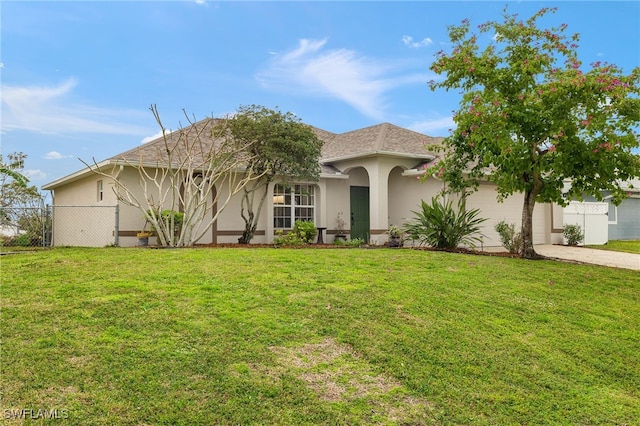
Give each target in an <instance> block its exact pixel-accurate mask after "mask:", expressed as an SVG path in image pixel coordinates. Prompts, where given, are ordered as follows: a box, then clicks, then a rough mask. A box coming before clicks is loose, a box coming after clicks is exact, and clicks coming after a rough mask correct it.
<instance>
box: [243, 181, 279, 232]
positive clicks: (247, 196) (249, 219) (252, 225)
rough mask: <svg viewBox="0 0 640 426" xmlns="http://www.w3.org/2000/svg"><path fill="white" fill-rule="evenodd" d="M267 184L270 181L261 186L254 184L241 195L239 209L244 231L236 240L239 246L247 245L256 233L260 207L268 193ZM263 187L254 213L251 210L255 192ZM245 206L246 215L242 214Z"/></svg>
mask: <svg viewBox="0 0 640 426" xmlns="http://www.w3.org/2000/svg"><path fill="white" fill-rule="evenodd" d="M269 182H271V180H270V179H267V181H266V182H265V183H263V184H256V185H255V186H254V188H252V189H251V190H247V189H246V188H245V190H244V194H243V195H242V202H241V207H240V215H241V216H242V219H244V231H243V232H242V236H241V237H240V238H238V243H239V244H249V243H251V240H252V239H253V235H254V234H255V233H256V229H257V227H258V219H259V218H260V212H261V211H262V206H263V205H264V201H265V199H266V198H267V192H268V191H269ZM261 186H263V187H264V192H263V193H262V196H261V197H260V202H259V203H258V209H257V210H256V211H254V210H253V202H254V197H255V193H256V191H257V190H258V189H259V188H260V187H261ZM245 205H246V208H247V215H246V216H245V214H244V209H245Z"/></svg>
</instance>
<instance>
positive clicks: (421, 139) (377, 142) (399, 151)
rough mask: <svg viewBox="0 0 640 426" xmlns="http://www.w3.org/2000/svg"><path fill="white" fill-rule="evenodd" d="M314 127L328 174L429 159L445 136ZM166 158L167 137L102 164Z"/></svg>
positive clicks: (206, 128) (198, 126)
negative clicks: (382, 160)
mask: <svg viewBox="0 0 640 426" xmlns="http://www.w3.org/2000/svg"><path fill="white" fill-rule="evenodd" d="M222 120H223V119H214V118H206V119H204V120H201V121H198V122H196V123H194V124H192V125H190V126H187V127H185V128H182V129H180V130H176V131H174V132H171V133H169V132H167V133H166V138H167V145H168V146H170V147H171V146H175V144H177V143H182V144H184V143H185V141H187V142H189V143H193V142H194V141H195V140H196V134H197V132H198V131H201V132H204V134H205V135H207V136H210V135H211V131H212V129H213V128H214V127H215V125H216V124H218V123H219V122H221V121H222ZM312 129H313V131H314V132H315V133H316V135H317V136H318V137H319V138H320V139H321V140H323V141H324V146H323V148H322V152H321V155H320V170H321V172H322V173H323V174H326V175H340V170H339V169H338V168H337V167H335V166H334V163H336V162H338V161H339V160H341V159H346V158H357V157H364V156H370V155H375V154H393V155H402V156H404V155H406V156H408V157H412V158H415V159H417V160H425V159H429V157H430V156H437V154H436V153H435V152H434V151H433V149H432V148H431V149H430V145H434V144H439V143H440V142H441V141H442V139H443V138H440V137H431V136H427V135H423V134H421V133H418V132H414V131H411V130H407V129H404V128H402V127H398V126H395V125H393V124H389V123H382V124H378V125H375V126H370V127H365V128H363V129H358V130H354V131H351V132H346V133H340V134H336V133H332V132H329V131H326V130H323V129H319V128H317V127H313V126H312ZM180 132H183V134H186V137H184V138H182V139H180V138H179V136H180ZM216 140H218V141H219V140H220V139H214V138H211V137H202V138H199V141H200V142H201V143H202V149H200V150H199V151H200V152H201V153H206V152H208V151H209V147H210V146H211V144H212V143H215V141H216ZM179 151H180V150H177V153H178V154H177V155H174V157H173V161H172V163H173V164H172V165H173V166H174V167H179V166H180V164H179V163H180V160H181V155H179ZM167 157H168V155H167V150H166V148H165V143H164V139H163V138H162V137H159V138H157V139H154V140H152V141H151V142H148V143H145V144H144V145H139V146H137V147H135V148H132V149H130V150H128V151H125V152H122V153H120V154H117V155H114V156H113V157H111V158H108V159H106V160H104V161H102V162H100V164H101V165H107V164H118V163H122V162H123V161H124V162H126V163H134V164H139V163H142V164H144V165H145V166H152V165H156V164H158V165H161V166H164V165H166V163H167ZM194 160H195V161H196V162H197V163H201V162H203V161H204V156H203V155H196V156H195V157H194ZM197 167H198V164H196V168H197ZM89 172H90V170H89V169H84V170H80V171H78V172H76V173H73V174H71V175H68V176H65V177H62V178H60V179H57V180H55V181H53V182H50V183H48V184H46V185H44V186H43V189H53V188H55V187H57V186H60V185H62V184H64V183H65V182H68V181H72V180H75V179H79V178H80V177H81V176H83V175H84V174H85V173H89Z"/></svg>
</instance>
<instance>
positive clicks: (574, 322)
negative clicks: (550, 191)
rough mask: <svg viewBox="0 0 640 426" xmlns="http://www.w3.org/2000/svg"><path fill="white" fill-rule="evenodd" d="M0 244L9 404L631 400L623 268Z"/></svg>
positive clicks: (186, 417) (392, 411)
mask: <svg viewBox="0 0 640 426" xmlns="http://www.w3.org/2000/svg"><path fill="white" fill-rule="evenodd" d="M0 261H1V268H2V269H1V272H2V287H1V289H0V295H1V308H2V310H1V322H0V323H1V324H2V336H1V338H2V352H1V362H0V368H1V371H0V381H1V386H2V388H1V396H2V399H1V405H2V407H1V409H2V415H3V418H4V420H5V422H6V423H8V424H12V423H15V424H21V423H22V422H23V421H24V417H27V421H26V423H30V422H31V420H30V417H33V418H35V419H39V418H42V417H39V416H44V415H45V414H49V415H50V414H51V413H53V414H55V415H57V416H58V417H59V418H63V419H64V420H63V422H64V423H61V424H72V425H74V424H92V425H116V424H118V425H119V424H130V425H134V424H135V425H141V424H148V425H162V424H165V425H214V424H222V425H231V424H242V425H247V424H292V425H294V424H295V425H298V424H327V425H336V424H438V425H440V424H468V425H497V424H501V425H502V424H504V425H506V424H528V425H548V424H583V425H588V424H634V423H636V422H637V420H638V419H640V280H638V273H637V272H634V271H627V270H621V269H613V268H605V267H596V266H588V265H574V264H567V263H561V262H553V261H535V262H534V261H526V260H521V259H512V258H504V257H489V256H472V255H463V254H452V253H444V252H431V251H419V250H409V249H396V250H393V249H373V250H371V249H333V250H329V249H327V250H309V249H284V248H281V249H240V248H237V249H235V248H234V249H223V248H218V249H190V250H169V249H165V250H153V249H148V250H147V249H122V248H103V249H53V250H49V251H41V252H32V253H21V254H13V255H6V256H3V257H2V258H1V260H0ZM38 410H40V411H38ZM12 417H22V418H18V419H16V420H15V421H14V420H12ZM33 421H34V422H36V423H39V422H40V420H33Z"/></svg>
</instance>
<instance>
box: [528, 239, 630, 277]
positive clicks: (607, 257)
mask: <svg viewBox="0 0 640 426" xmlns="http://www.w3.org/2000/svg"><path fill="white" fill-rule="evenodd" d="M534 248H535V250H536V253H538V254H540V255H542V256H546V257H552V258H557V259H563V260H571V261H574V262H581V263H591V264H594V265H602V266H611V267H614V268H623V269H633V270H635V271H640V254H633V253H622V252H617V251H609V250H596V249H590V248H584V247H570V246H561V245H539V246H535V247H534Z"/></svg>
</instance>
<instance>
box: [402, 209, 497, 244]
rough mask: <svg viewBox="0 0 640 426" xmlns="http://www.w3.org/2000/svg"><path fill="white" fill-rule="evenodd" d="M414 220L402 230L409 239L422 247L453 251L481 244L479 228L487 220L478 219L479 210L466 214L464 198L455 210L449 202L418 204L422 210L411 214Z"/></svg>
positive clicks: (467, 211)
mask: <svg viewBox="0 0 640 426" xmlns="http://www.w3.org/2000/svg"><path fill="white" fill-rule="evenodd" d="M412 213H413V214H414V215H415V216H414V219H413V220H412V221H411V222H409V223H407V224H406V225H405V226H404V231H405V232H406V233H407V235H408V236H409V239H411V240H414V241H418V242H419V243H420V244H421V245H425V244H426V245H429V246H431V247H434V248H438V249H453V248H456V247H458V246H459V245H461V244H464V245H467V246H471V247H474V246H475V243H477V242H481V241H482V240H481V237H482V234H479V231H480V224H481V223H482V222H484V221H485V220H487V219H483V218H480V217H478V215H479V214H480V210H478V209H472V210H467V209H466V207H465V200H464V198H462V199H460V200H458V204H457V208H454V206H453V203H452V201H451V200H448V201H444V202H443V201H442V200H440V197H434V198H432V199H431V204H428V203H427V202H425V201H424V200H421V209H420V210H419V211H412Z"/></svg>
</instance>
